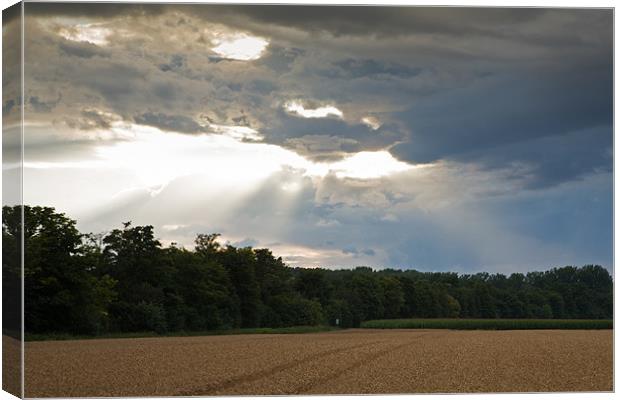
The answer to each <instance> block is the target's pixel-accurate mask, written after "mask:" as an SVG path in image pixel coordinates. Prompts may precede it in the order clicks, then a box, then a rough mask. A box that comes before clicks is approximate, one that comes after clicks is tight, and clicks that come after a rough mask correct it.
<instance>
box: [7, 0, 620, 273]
mask: <svg viewBox="0 0 620 400" xmlns="http://www.w3.org/2000/svg"><path fill="white" fill-rule="evenodd" d="M25 15H26V17H25V18H26V24H25V29H26V35H25V38H26V41H25V60H26V71H27V74H26V76H25V84H26V86H25V101H24V112H25V116H26V136H27V137H26V146H27V148H26V151H25V152H26V160H25V162H26V164H25V165H26V171H25V174H26V175H27V176H29V177H31V180H30V181H29V182H31V183H28V185H29V186H28V187H27V188H25V193H26V194H27V195H26V198H27V200H28V201H29V202H32V203H45V204H41V205H50V206H55V207H58V208H59V209H60V210H62V211H65V212H67V213H69V214H70V215H71V216H74V217H76V218H78V217H81V218H82V220H83V222H81V223H82V224H84V226H83V229H85V230H106V229H110V228H111V227H112V226H111V224H113V223H120V222H121V220H122V219H132V220H134V222H140V223H153V224H155V226H156V230H157V232H158V233H159V234H160V235H161V236H162V239H164V241H176V242H177V243H181V245H188V246H190V245H191V243H192V240H193V238H192V236H193V235H195V234H197V233H208V232H209V231H213V232H214V231H217V232H220V233H222V235H223V237H224V238H225V239H226V240H228V241H230V242H231V243H239V244H244V245H252V246H267V245H268V244H277V245H276V246H275V248H274V250H275V252H276V253H278V251H280V252H281V253H282V254H283V256H284V258H285V260H288V262H290V263H292V264H294V265H302V266H316V265H324V266H329V267H336V266H346V267H351V266H355V265H361V264H367V265H371V266H374V267H402V268H419V269H428V270H431V269H435V270H437V269H439V270H447V269H458V270H461V271H471V270H476V269H477V270H480V269H487V270H509V269H511V268H512V269H519V270H528V269H540V268H541V267H551V266H555V265H562V264H566V263H576V264H579V263H588V262H595V263H600V264H603V265H605V266H607V267H611V260H612V255H611V251H610V249H611V244H610V243H611V228H610V226H611V222H610V221H611V215H612V204H611V197H612V185H611V182H612V166H613V149H612V144H613V111H612V107H613V92H612V87H613V35H612V31H613V13H612V10H610V9H559V8H554V9H545V8H466V7H436V8H434V7H395V6H392V7H391V6H387V7H384V6H346V7H345V6H293V5H291V6H282V5H277V6H276V5H234V6H231V5H215V4H213V5H196V4H187V5H183V4H139V5H135V4H105V3H98V4H88V3H27V4H26V5H25ZM7 17H10V16H7ZM18 22H19V20H18V18H12V19H11V18H7V20H5V26H6V29H5V31H4V32H5V34H7V33H10V32H11V29H16V26H17V25H18ZM8 51H10V49H5V52H8ZM7 54H8V53H7ZM40 60H44V62H41V61H40ZM9 72H10V71H9ZM13 72H14V73H16V72H15V71H13ZM20 102H21V99H20V98H19V97H18V93H13V92H10V91H7V92H6V93H5V99H4V103H3V110H4V111H6V112H7V113H15V111H14V110H15V109H17V107H16V105H18V104H19V103H20ZM45 149H48V150H47V152H46V150H45ZM89 177H90V178H89ZM89 179H95V181H96V182H98V184H97V185H92V184H88V182H89ZM50 185H51V186H50ZM52 186H53V187H63V188H64V189H65V191H64V192H62V193H74V194H73V195H72V197H71V198H70V199H63V197H61V196H60V195H59V194H58V193H60V192H59V191H57V190H56V191H53V190H51V189H50V188H51V187H52ZM46 188H47V189H50V190H47V189H46ZM46 190H47V191H46ZM80 190H81V191H80ZM79 193H82V195H81V196H80V194H79ZM65 197H66V196H65ZM80 199H81V200H80ZM549 204H553V205H554V207H549V206H548V205H549ZM162 209H164V210H169V211H167V212H165V213H162V212H161V211H160V210H162ZM577 209H578V210H581V211H580V213H579V214H578V215H577V214H576V211H575V210H577ZM534 216H535V217H534ZM549 226H557V227H558V229H551V228H549ZM560 227H561V229H560ZM569 232H570V233H569Z"/></svg>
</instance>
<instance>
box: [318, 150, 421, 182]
mask: <svg viewBox="0 0 620 400" xmlns="http://www.w3.org/2000/svg"><path fill="white" fill-rule="evenodd" d="M412 168H414V166H412V165H410V164H407V163H405V162H402V161H398V160H397V159H395V158H394V156H392V155H391V154H390V153H389V152H387V151H362V152H360V153H357V154H355V155H353V156H351V157H347V158H345V159H344V160H342V161H338V162H335V163H332V164H330V165H329V169H330V170H331V171H334V172H335V174H336V176H337V177H338V178H357V179H373V178H380V177H382V176H386V175H390V174H393V173H396V172H403V171H407V170H410V169H412Z"/></svg>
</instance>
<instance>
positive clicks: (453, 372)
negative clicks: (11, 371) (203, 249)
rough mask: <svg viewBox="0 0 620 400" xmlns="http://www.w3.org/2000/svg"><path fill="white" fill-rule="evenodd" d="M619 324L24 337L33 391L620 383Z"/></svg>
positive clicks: (337, 390) (152, 392)
mask: <svg viewBox="0 0 620 400" xmlns="http://www.w3.org/2000/svg"><path fill="white" fill-rule="evenodd" d="M612 332H613V331H612V330H601V331H594V330H536V331H453V330H387V331H386V330H370V329H363V330H345V331H336V332H324V333H310V334H288V335H276V334H269V335H231V336H203V337H178V338H144V339H97V340H73V341H49V342H27V343H26V371H25V379H26V396H27V397H68V396H78V397H88V396H172V395H184V396H190V395H250V394H255V395H258V394H344V393H351V394H358V393H359V394H362V393H431V392H435V393H436V392H441V393H463V392H514V391H518V392H544V391H611V390H613V388H612V385H613V373H612V372H613V371H612V370H613V348H612V347H613V339H612V337H613V334H612Z"/></svg>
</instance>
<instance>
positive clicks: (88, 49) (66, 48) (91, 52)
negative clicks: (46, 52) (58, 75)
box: [59, 42, 110, 58]
mask: <svg viewBox="0 0 620 400" xmlns="http://www.w3.org/2000/svg"><path fill="white" fill-rule="evenodd" d="M59 48H60V50H61V51H62V52H64V53H65V54H66V55H68V56H74V57H80V58H92V57H95V56H99V57H109V56H110V53H109V52H107V51H105V50H103V49H101V47H98V46H95V45H94V44H91V43H87V42H80V43H76V42H63V43H60V44H59Z"/></svg>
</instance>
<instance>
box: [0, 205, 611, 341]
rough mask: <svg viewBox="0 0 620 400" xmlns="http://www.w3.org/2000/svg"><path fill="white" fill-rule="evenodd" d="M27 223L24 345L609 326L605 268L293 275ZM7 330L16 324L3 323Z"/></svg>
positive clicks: (249, 261)
mask: <svg viewBox="0 0 620 400" xmlns="http://www.w3.org/2000/svg"><path fill="white" fill-rule="evenodd" d="M21 213H22V208H21V207H4V208H3V213H2V223H3V224H2V226H3V230H2V236H3V243H4V246H3V290H4V293H5V297H4V299H5V302H4V304H5V307H9V306H12V307H15V306H16V304H13V303H11V299H16V298H17V299H19V292H18V291H17V292H16V290H18V289H17V288H18V287H19V285H18V283H19V282H20V265H21V255H20V247H21V241H20V240H21V226H22V225H21ZM23 215H24V225H23V227H24V232H23V233H24V248H25V258H24V286H25V302H26V307H25V308H26V314H25V327H26V332H27V333H28V334H29V335H37V334H39V335H45V334H52V333H53V334H54V335H59V334H70V335H110V334H116V333H119V334H128V333H132V332H155V333H157V334H169V333H170V332H196V331H200V332H203V331H209V332H211V331H222V330H238V329H263V328H264V329H274V328H286V327H295V326H319V325H324V324H328V325H331V326H336V325H337V326H339V327H356V326H360V325H362V326H370V325H372V326H381V325H383V326H385V327H388V326H390V327H392V326H407V327H410V326H420V324H422V325H423V326H427V327H428V326H430V325H428V324H429V323H430V322H427V321H429V320H427V318H461V319H459V320H457V319H435V320H433V321H435V322H433V323H432V325H433V327H440V325H442V324H443V325H446V326H447V327H450V326H459V327H467V326H475V327H482V326H489V327H492V328H496V329H504V328H505V327H515V326H521V327H533V328H536V327H541V326H568V325H570V326H571V327H574V326H583V327H589V326H594V327H597V326H609V322H608V321H604V319H609V318H611V317H612V311H613V296H612V287H613V281H612V278H611V276H610V275H609V272H608V271H607V270H605V269H604V268H602V267H600V266H594V265H586V266H584V267H581V268H577V267H572V266H567V267H563V268H554V269H551V270H548V271H544V272H529V273H527V274H521V273H514V274H512V275H510V276H505V275H502V274H488V273H479V274H473V275H459V274H456V273H451V272H450V273H446V272H434V273H431V272H419V271H415V270H393V269H384V270H373V269H371V268H368V267H358V268H355V269H353V270H328V269H321V268H317V269H304V268H290V267H288V266H287V265H286V264H285V263H284V261H283V260H282V259H281V258H280V257H276V256H274V255H273V254H272V252H271V251H270V250H269V249H253V248H251V247H245V248H237V247H234V246H231V245H222V244H221V243H220V242H219V241H218V240H219V235H218V234H199V235H198V236H197V238H196V241H195V247H194V249H192V250H188V249H185V248H179V247H177V246H176V245H174V244H172V245H170V246H168V247H164V246H162V244H161V243H160V242H159V241H158V240H157V239H156V237H155V232H154V229H153V227H152V226H149V225H147V226H133V225H132V224H131V222H126V223H124V224H123V226H122V227H121V228H119V229H114V230H112V231H111V232H109V233H106V234H98V235H93V234H82V233H80V232H79V231H78V230H77V228H76V222H75V221H74V220H71V219H70V218H68V217H66V216H65V215H64V214H62V213H58V212H56V211H55V210H54V209H52V208H49V207H28V206H24V207H23ZM9 296H13V297H9ZM411 318H415V319H413V320H412V319H411ZM420 318H422V319H420ZM14 319H15V320H14ZM378 319H392V320H390V321H392V322H386V321H381V322H374V321H371V320H378ZM482 319H483V320H482ZM568 319H582V320H583V319H601V321H599V322H591V321H586V322H583V321H581V322H579V321H571V322H566V320H568ZM4 321H5V323H6V325H5V326H7V327H11V326H19V325H20V323H19V319H18V318H17V319H16V318H14V317H11V314H10V313H5V319H4ZM369 321H370V322H369ZM394 321H398V322H394ZM403 321H405V322H403ZM412 321H413V322H412ZM420 321H422V322H420ZM442 321H448V322H442ZM455 321H458V322H455ZM472 321H477V322H472ZM480 321H487V322H480ZM488 321H492V322H488ZM498 321H499V322H498ZM515 321H516V322H515ZM541 321H548V322H541ZM562 321H564V322H562ZM563 324H564V325H563ZM506 329H507V328H506ZM510 329H517V328H510Z"/></svg>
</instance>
